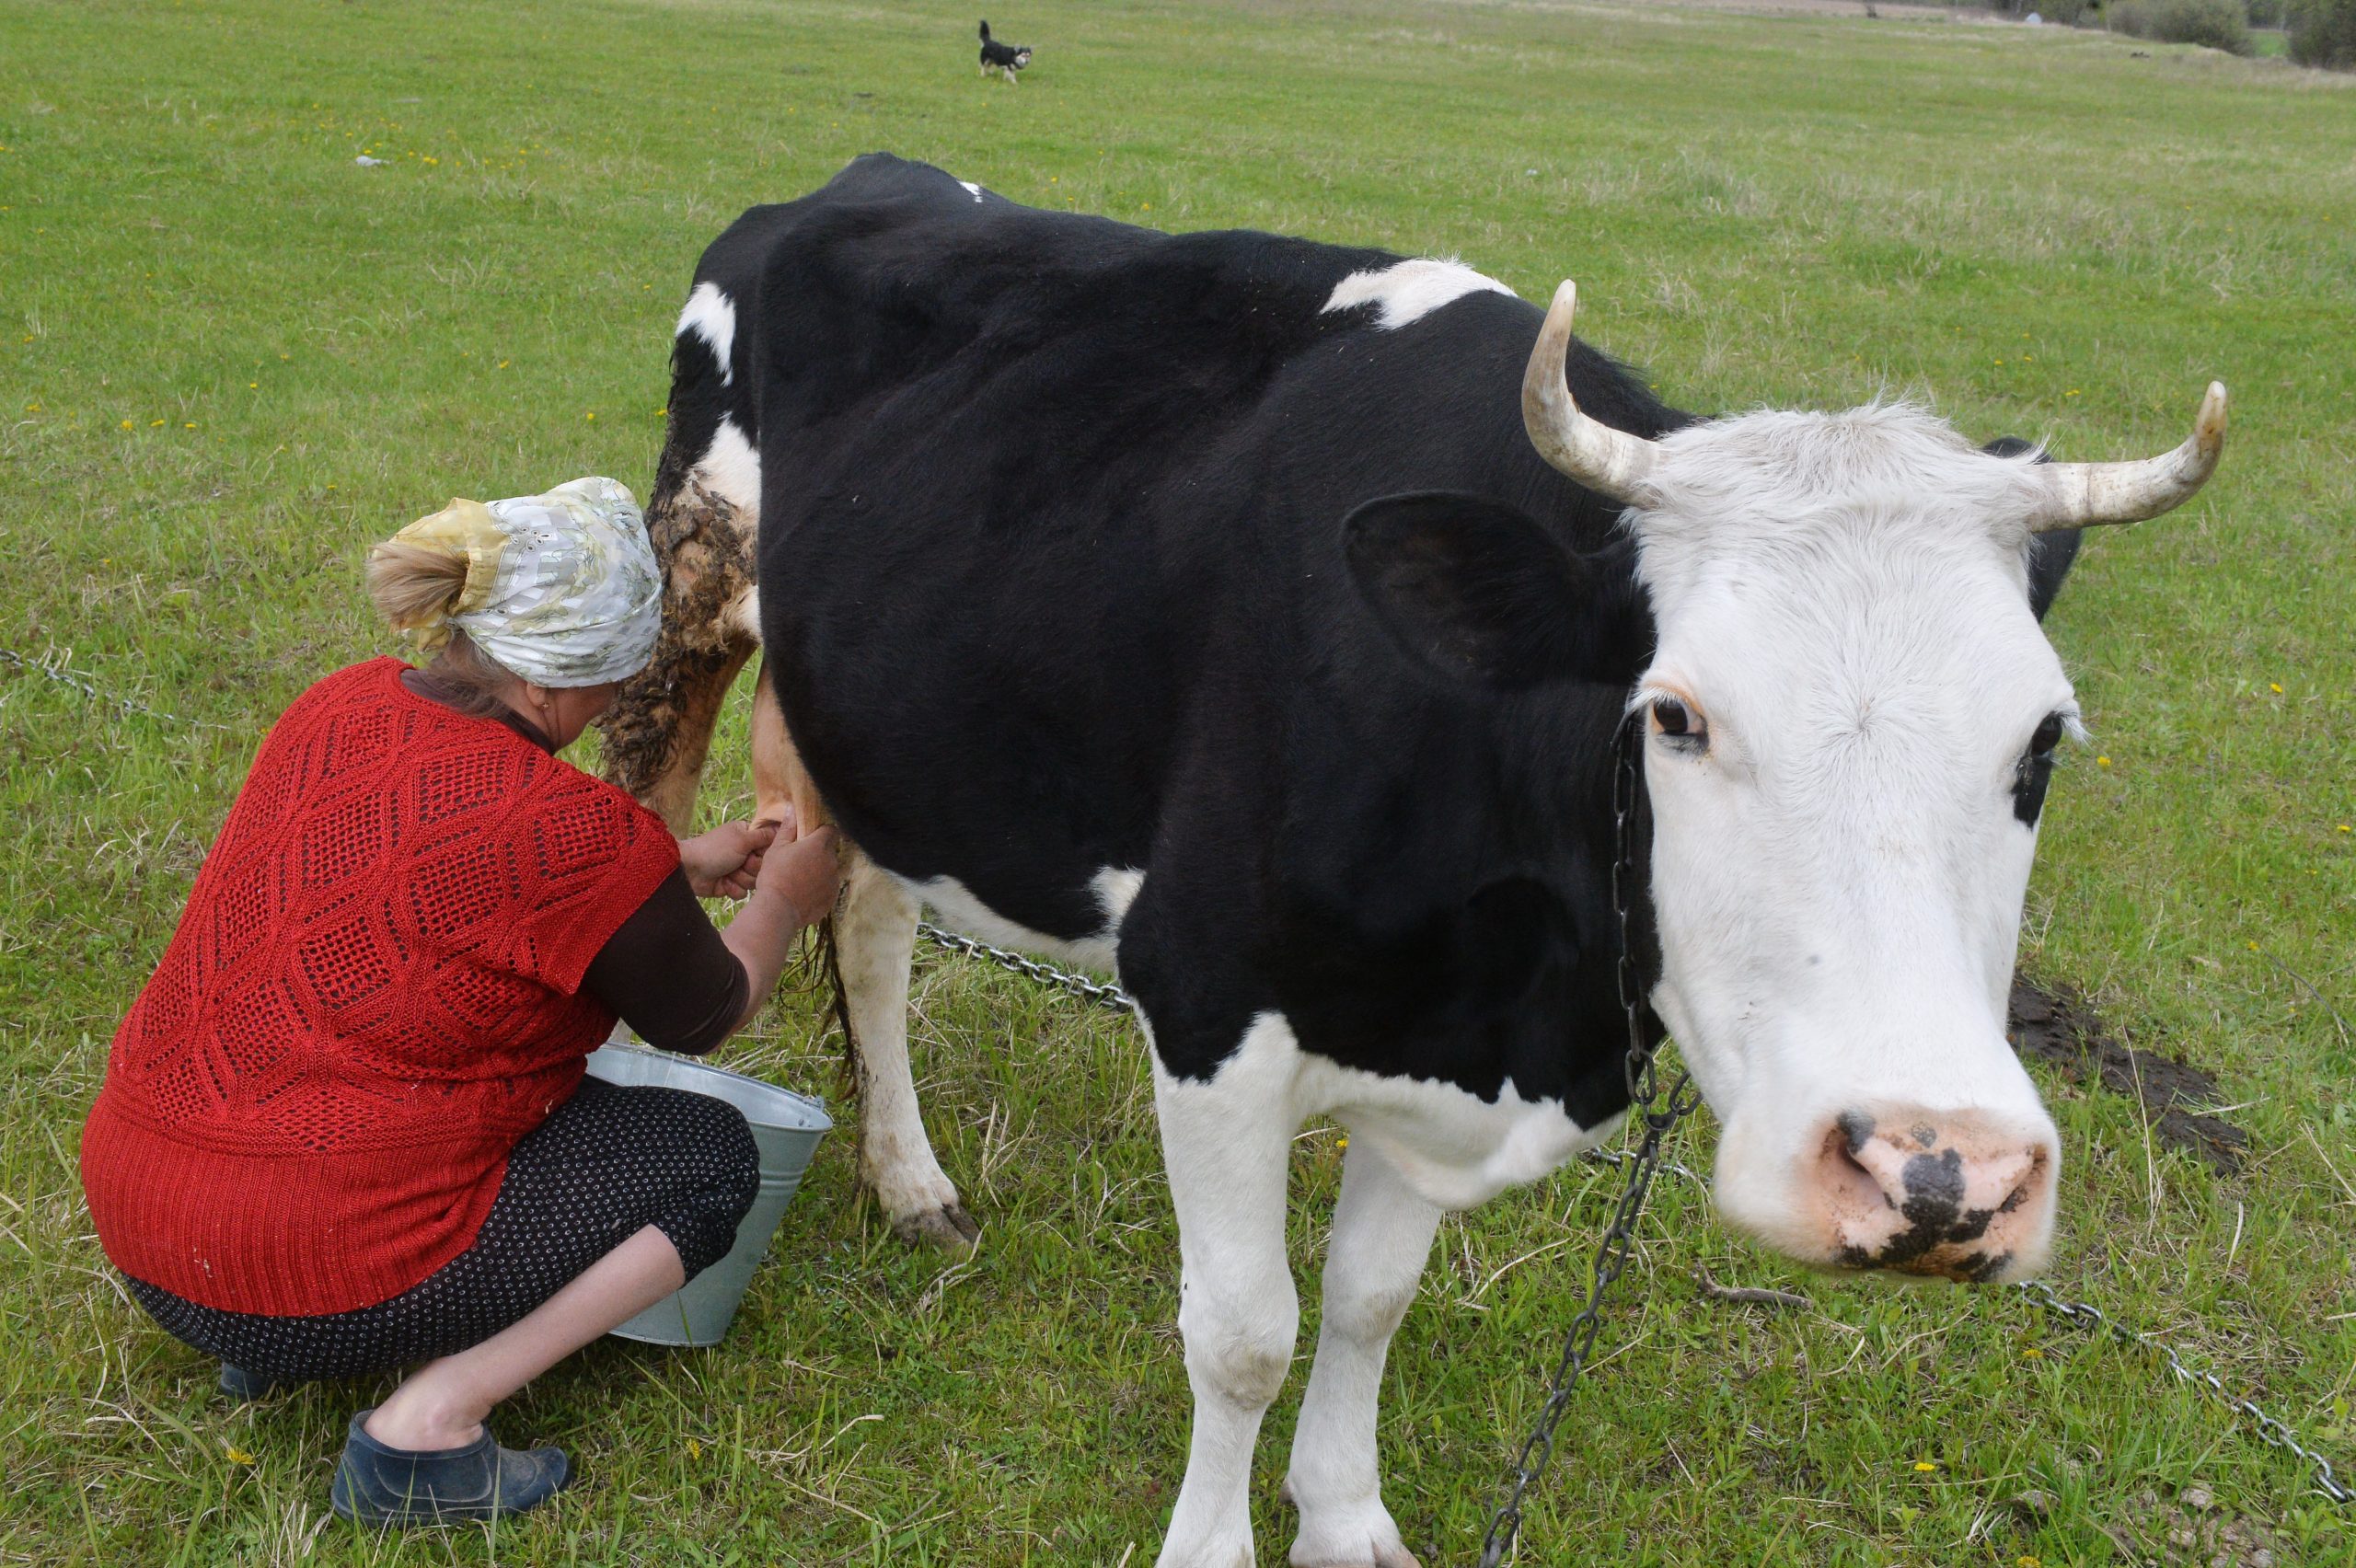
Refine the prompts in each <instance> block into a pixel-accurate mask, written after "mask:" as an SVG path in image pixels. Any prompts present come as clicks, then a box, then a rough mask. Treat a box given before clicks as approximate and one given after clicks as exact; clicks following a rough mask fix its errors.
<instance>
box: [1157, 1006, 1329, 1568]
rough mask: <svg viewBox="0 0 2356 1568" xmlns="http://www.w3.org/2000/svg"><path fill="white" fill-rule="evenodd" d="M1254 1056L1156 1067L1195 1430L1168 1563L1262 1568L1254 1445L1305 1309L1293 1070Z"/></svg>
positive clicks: (1164, 1554)
mask: <svg viewBox="0 0 2356 1568" xmlns="http://www.w3.org/2000/svg"><path fill="white" fill-rule="evenodd" d="M1250 1057H1251V1053H1250V1051H1249V1048H1248V1046H1247V1048H1246V1050H1245V1052H1243V1053H1241V1054H1239V1055H1238V1056H1236V1057H1235V1058H1233V1059H1230V1061H1229V1062H1228V1063H1227V1064H1226V1066H1225V1067H1223V1068H1222V1069H1221V1071H1220V1073H1219V1075H1218V1078H1215V1079H1214V1080H1212V1081H1211V1082H1208V1083H1204V1082H1200V1081H1195V1080H1188V1079H1182V1078H1172V1077H1171V1076H1170V1075H1168V1074H1166V1073H1164V1072H1163V1071H1162V1070H1161V1067H1160V1066H1159V1064H1157V1066H1156V1067H1155V1070H1154V1102H1155V1106H1156V1109H1157V1110H1158V1111H1159V1112H1160V1114H1161V1147H1162V1159H1163V1161H1164V1163H1165V1165H1166V1166H1167V1167H1168V1170H1169V1173H1170V1198H1171V1203H1172V1206H1174V1207H1175V1208H1176V1209H1177V1211H1178V1253H1179V1259H1180V1265H1181V1275H1180V1281H1179V1287H1178V1288H1179V1300H1178V1328H1179V1332H1181V1333H1182V1334H1183V1335H1184V1338H1185V1342H1186V1380H1187V1381H1188V1382H1189V1383H1190V1384H1192V1385H1193V1388H1194V1393H1195V1427H1194V1435H1193V1438H1192V1441H1191V1442H1190V1443H1189V1445H1188V1447H1187V1452H1186V1480H1185V1482H1184V1485H1182V1486H1181V1487H1180V1488H1179V1490H1178V1502H1177V1505H1176V1506H1175V1507H1173V1508H1172V1511H1171V1515H1170V1532H1169V1534H1168V1536H1167V1537H1166V1538H1165V1539H1164V1540H1163V1542H1162V1547H1161V1558H1160V1560H1159V1561H1160V1568H1252V1564H1253V1556H1252V1514H1251V1506H1250V1495H1251V1493H1250V1487H1251V1481H1252V1449H1253V1444H1254V1442H1255V1441H1256V1440H1257V1439H1258V1437H1259V1435H1260V1417H1261V1414H1262V1413H1263V1412H1265V1411H1266V1410H1267V1408H1268V1402H1269V1401H1271V1400H1273V1399H1275V1398H1276V1390H1277V1389H1280V1388H1282V1387H1283V1386H1284V1380H1285V1373H1286V1371H1287V1369H1288V1367H1289V1366H1291V1363H1292V1349H1293V1340H1294V1337H1295V1335H1296V1334H1297V1333H1298V1332H1299V1326H1300V1307H1299V1301H1298V1299H1297V1298H1296V1297H1295V1296H1294V1294H1293V1284H1292V1269H1291V1266H1290V1264H1289V1263H1288V1262H1287V1261H1286V1259H1285V1165H1286V1161H1287V1159H1288V1157H1289V1155H1290V1153H1291V1149H1292V1131H1293V1128H1294V1126H1295V1125H1296V1124H1297V1123H1298V1121H1299V1118H1298V1117H1297V1116H1296V1115H1294V1114H1293V1112H1292V1108H1291V1095H1290V1092H1289V1091H1290V1088H1291V1085H1290V1082H1289V1078H1288V1075H1287V1076H1285V1077H1284V1078H1281V1079H1280V1080H1278V1081H1263V1080H1264V1079H1266V1078H1271V1077H1272V1076H1273V1075H1271V1074H1269V1073H1267V1072H1265V1071H1261V1070H1255V1069H1261V1068H1265V1067H1267V1066H1271V1064H1267V1063H1261V1062H1254V1061H1253V1060H1251V1059H1250Z"/></svg>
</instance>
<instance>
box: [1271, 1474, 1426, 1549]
mask: <svg viewBox="0 0 2356 1568" xmlns="http://www.w3.org/2000/svg"><path fill="white" fill-rule="evenodd" d="M1284 1497H1285V1501H1286V1502H1288V1503H1290V1504H1292V1505H1295V1506H1296V1507H1298V1506H1299V1497H1298V1496H1296V1495H1295V1494H1294V1492H1293V1485H1292V1478H1291V1477H1289V1476H1288V1477H1286V1478H1285V1490H1284ZM1287 1561H1288V1562H1290V1563H1291V1564H1292V1568H1423V1563H1422V1562H1420V1561H1418V1560H1417V1558H1416V1556H1415V1553H1414V1552H1412V1551H1408V1550H1407V1547H1406V1543H1405V1542H1403V1541H1402V1540H1401V1539H1399V1527H1398V1526H1397V1525H1396V1524H1393V1523H1392V1518H1391V1513H1390V1510H1388V1509H1386V1508H1385V1507H1383V1505H1382V1503H1381V1500H1380V1498H1376V1499H1374V1500H1373V1501H1372V1502H1371V1503H1370V1504H1361V1505H1350V1506H1335V1507H1330V1508H1327V1509H1324V1510H1322V1511H1319V1510H1304V1511H1303V1512H1302V1514H1301V1517H1300V1534H1299V1536H1297V1537H1295V1538H1294V1539H1293V1543H1292V1551H1291V1553H1290V1554H1289V1555H1288V1558H1287Z"/></svg>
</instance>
